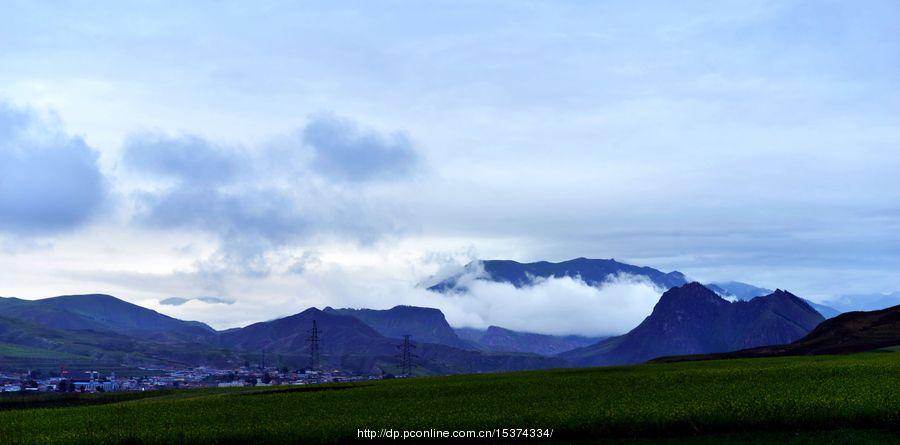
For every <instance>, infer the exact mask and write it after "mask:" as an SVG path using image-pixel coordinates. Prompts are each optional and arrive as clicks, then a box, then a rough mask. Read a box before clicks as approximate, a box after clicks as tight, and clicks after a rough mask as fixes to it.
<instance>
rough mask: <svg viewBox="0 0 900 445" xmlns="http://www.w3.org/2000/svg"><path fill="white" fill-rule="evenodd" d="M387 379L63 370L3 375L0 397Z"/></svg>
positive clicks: (200, 370) (249, 371) (206, 370)
mask: <svg viewBox="0 0 900 445" xmlns="http://www.w3.org/2000/svg"><path fill="white" fill-rule="evenodd" d="M391 377H393V376H391V375H390V374H387V375H380V374H379V375H362V376H360V375H349V374H347V373H345V372H342V371H340V370H318V371H312V370H302V369H301V370H290V369H288V368H286V367H282V368H276V367H250V366H242V367H240V368H236V369H218V368H211V367H203V366H201V367H195V368H182V369H179V368H168V369H167V368H136V369H127V370H120V372H119V373H118V374H117V373H116V372H115V371H107V372H103V371H92V370H77V371H76V370H60V371H54V372H49V373H44V372H41V371H26V372H18V373H16V372H0V393H20V394H21V393H47V392H82V393H98V392H117V391H156V390H163V389H188V388H210V387H219V388H225V387H253V386H261V387H263V386H276V385H308V384H318V383H336V382H354V381H365V380H380V379H382V378H391Z"/></svg>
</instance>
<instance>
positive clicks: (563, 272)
mask: <svg viewBox="0 0 900 445" xmlns="http://www.w3.org/2000/svg"><path fill="white" fill-rule="evenodd" d="M479 267H483V268H484V272H485V274H486V275H487V277H485V278H481V279H488V280H491V281H496V282H501V283H510V284H512V285H514V286H516V287H523V286H529V285H531V284H532V281H533V278H550V277H554V278H562V277H570V278H576V277H581V279H582V280H584V282H585V283H587V284H589V285H591V286H596V285H599V284H602V283H603V282H605V281H607V280H608V279H610V278H611V277H613V276H615V275H618V274H628V275H635V276H643V277H646V278H647V279H649V280H650V281H651V282H653V283H654V284H656V285H657V286H659V287H660V288H663V289H669V288H671V287H675V286H681V285H683V284H685V283H686V282H687V280H686V279H685V277H684V275H683V274H682V273H681V272H670V273H665V272H661V271H659V270H656V269H653V268H651V267H639V266H632V265H630V264H625V263H620V262H618V261H616V260H613V259H609V260H603V259H588V258H576V259H574V260H569V261H563V262H560V263H551V262H547V261H540V262H537V263H519V262H516V261H510V260H485V261H479V262H473V263H469V264H468V265H466V267H465V272H464V273H471V272H474V271H476V270H478V268H479ZM461 276H462V274H460V275H457V276H454V277H450V278H447V279H446V280H443V281H441V282H439V283H437V284H435V285H433V286H431V287H429V288H428V289H429V290H431V291H435V292H446V291H460V292H462V291H465V289H463V288H461V287H459V286H458V280H459V279H460V277H461Z"/></svg>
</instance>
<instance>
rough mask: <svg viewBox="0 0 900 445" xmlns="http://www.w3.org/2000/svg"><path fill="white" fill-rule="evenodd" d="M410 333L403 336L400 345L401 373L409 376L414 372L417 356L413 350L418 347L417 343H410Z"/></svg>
mask: <svg viewBox="0 0 900 445" xmlns="http://www.w3.org/2000/svg"><path fill="white" fill-rule="evenodd" d="M409 337H410V336H409V334H406V335H404V336H403V344H401V345H400V346H399V348H400V374H402V375H404V376H409V375H410V374H411V373H412V368H413V366H415V365H413V358H415V357H416V355H415V354H413V353H412V350H413V349H415V348H416V345H414V344H412V343H410V341H409Z"/></svg>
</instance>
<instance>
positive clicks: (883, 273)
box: [0, 1, 900, 326]
mask: <svg viewBox="0 0 900 445" xmlns="http://www.w3.org/2000/svg"><path fill="white" fill-rule="evenodd" d="M0 17H3V18H4V19H3V26H0V101H2V104H3V105H2V106H0V218H2V221H0V247H2V253H0V270H3V272H0V282H3V283H4V285H3V287H2V288H0V294H2V295H8V296H13V295H15V296H23V297H28V298H36V297H40V296H48V295H56V294H61V293H74V292H93V291H101V292H108V293H114V294H116V295H120V296H123V297H125V298H128V299H130V300H132V301H138V302H143V303H145V304H147V302H153V301H157V300H159V299H163V298H167V297H172V296H179V297H195V296H220V297H226V298H229V299H235V300H237V301H238V302H239V303H242V304H245V305H247V307H251V306H252V307H253V308H254V309H252V310H250V309H247V308H244V309H245V310H242V311H241V313H239V314H236V313H235V311H234V310H229V309H228V308H222V307H213V308H207V309H203V308H194V309H195V310H198V311H199V310H201V309H203V310H207V312H204V313H203V314H205V315H203V317H207V318H208V319H210V320H212V321H213V322H215V323H218V324H219V325H221V326H225V325H233V324H238V323H241V322H245V321H251V320H250V319H251V318H253V317H269V316H275V315H283V314H284V313H285V312H288V313H289V312H290V311H289V309H294V308H300V307H301V306H304V305H312V304H317V305H322V304H332V305H340V304H359V305H363V304H364V305H369V306H385V305H390V304H392V302H393V300H394V299H396V298H395V296H396V295H397V294H398V293H403V292H404V290H403V289H406V288H412V287H414V286H415V284H416V283H418V282H419V281H420V280H422V279H424V278H425V277H427V276H428V275H430V274H432V273H435V272H436V271H438V270H444V269H445V268H447V267H449V265H453V264H459V263H464V262H466V261H468V260H469V259H471V258H512V259H517V260H522V261H530V260H539V259H547V260H563V259H568V258H573V257H579V256H586V257H600V258H610V257H614V258H616V259H620V260H623V261H630V262H633V263H637V264H641V265H650V266H654V267H657V268H660V269H664V270H671V269H678V270H681V271H683V272H685V273H686V274H687V275H688V276H690V277H693V278H696V279H699V280H704V281H707V280H725V279H736V280H742V281H747V282H750V283H754V284H758V285H761V286H765V287H770V288H775V287H781V288H787V289H790V290H792V291H794V292H796V293H798V294H801V295H803V296H807V297H809V298H811V299H817V300H825V299H828V298H830V297H833V296H836V295H841V294H852V293H875V292H892V291H897V290H900V276H898V275H897V274H896V272H895V271H896V270H898V266H900V242H898V241H900V239H898V238H900V204H898V203H900V178H898V176H897V174H896V172H897V171H898V170H900V149H898V147H900V89H898V88H897V87H896V86H897V85H898V83H900V43H898V42H900V38H898V37H900V25H898V23H900V4H898V3H897V2H893V1H860V2H829V1H805V2H804V1H777V2H776V1H772V2H769V1H715V2H679V4H673V3H672V2H661V1H660V2H580V1H572V2H527V1H509V2H503V1H498V2H464V1H462V2H461V1H453V2H428V3H427V5H426V4H422V3H421V2H377V3H376V2H341V1H337V2H299V3H298V2H253V3H252V4H251V3H246V2H228V1H219V2H170V3H165V2H146V3H139V4H127V5H126V4H123V3H121V2H51V3H47V4H40V5H39V4H35V3H34V2H15V1H13V2H3V4H2V5H0ZM360 295H364V296H365V297H360ZM166 309H167V310H169V309H168V308H166ZM185 310H187V309H185ZM254 311H255V312H254ZM176 315H183V314H176ZM242 317H245V318H242Z"/></svg>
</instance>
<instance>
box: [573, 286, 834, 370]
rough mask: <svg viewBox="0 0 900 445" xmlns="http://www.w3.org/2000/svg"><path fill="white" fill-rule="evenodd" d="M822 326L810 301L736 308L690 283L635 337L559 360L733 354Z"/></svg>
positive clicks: (769, 300)
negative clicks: (735, 351) (727, 352)
mask: <svg viewBox="0 0 900 445" xmlns="http://www.w3.org/2000/svg"><path fill="white" fill-rule="evenodd" d="M822 320H823V318H822V316H821V315H820V314H819V313H818V312H816V311H815V310H814V309H812V308H811V307H810V306H809V305H808V304H807V303H806V302H805V301H803V300H802V299H800V298H798V297H796V296H794V295H792V294H790V293H788V292H784V291H781V290H777V291H775V292H774V293H773V294H771V295H768V296H765V297H757V298H754V299H752V300H750V301H738V302H734V303H732V302H729V301H726V300H724V299H722V298H721V297H719V296H718V295H716V293H715V292H713V291H711V290H709V289H708V288H706V287H704V286H703V285H701V284H699V283H690V284H686V285H684V286H681V287H677V288H672V289H670V290H668V291H666V292H665V293H664V294H663V295H662V297H661V298H660V300H659V302H658V303H657V304H656V306H655V307H654V308H653V312H652V313H651V314H650V316H648V317H647V318H646V319H645V320H644V321H643V322H642V323H641V324H640V325H638V326H637V327H636V328H634V329H633V330H632V331H631V332H629V333H627V334H625V335H621V336H618V337H613V338H610V339H607V340H604V341H601V342H600V343H597V344H595V345H592V346H588V347H585V348H580V349H576V350H573V351H569V352H566V353H563V354H560V355H559V356H560V357H562V358H564V359H566V360H568V361H570V362H572V363H574V364H577V365H582V366H597V365H619V364H632V363H642V362H645V361H647V360H649V359H652V358H656V357H662V356H669V355H678V354H682V355H683V354H702V353H710V352H723V351H732V350H736V349H741V348H747V347H751V346H748V345H753V346H761V345H770V344H778V343H783V342H785V341H793V340H796V339H798V338H800V337H802V336H804V335H806V334H807V333H809V332H810V331H811V330H812V329H813V328H814V327H815V326H816V325H817V324H819V323H820V322H821V321H822Z"/></svg>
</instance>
